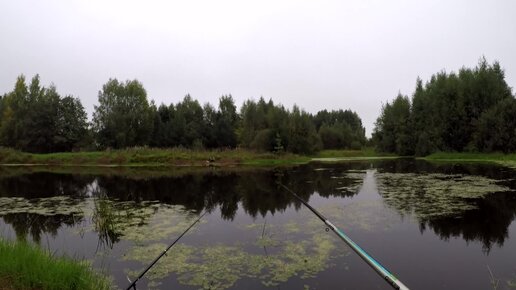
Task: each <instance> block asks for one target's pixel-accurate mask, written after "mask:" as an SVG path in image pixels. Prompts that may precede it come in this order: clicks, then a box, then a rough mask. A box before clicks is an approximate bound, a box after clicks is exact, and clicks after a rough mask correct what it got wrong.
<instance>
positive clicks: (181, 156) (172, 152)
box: [0, 148, 310, 166]
mask: <svg viewBox="0 0 516 290" xmlns="http://www.w3.org/2000/svg"><path fill="white" fill-rule="evenodd" d="M308 161H310V158H309V157H305V156H299V155H295V154H289V153H286V154H280V155H278V154H273V153H260V152H254V151H250V150H244V149H234V150H190V149H183V148H170V149H155V148H130V149H123V150H106V151H96V152H65V153H51V154H31V153H24V152H20V151H16V150H12V149H7V148H2V149H0V164H3V165H37V164H42V165H43V164H44V165H87V166H100V165H101V166H108V165H109V166H206V165H214V166H231V165H281V164H297V163H306V162H308Z"/></svg>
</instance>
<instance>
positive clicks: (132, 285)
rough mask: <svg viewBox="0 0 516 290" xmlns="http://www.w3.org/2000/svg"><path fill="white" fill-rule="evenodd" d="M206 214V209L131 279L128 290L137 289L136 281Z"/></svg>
mask: <svg viewBox="0 0 516 290" xmlns="http://www.w3.org/2000/svg"><path fill="white" fill-rule="evenodd" d="M205 214H206V211H205V212H204V213H203V214H202V215H200V216H199V218H197V219H196V220H195V221H194V222H193V223H192V224H191V225H190V226H189V227H188V228H187V229H186V230H185V231H184V232H183V233H182V234H181V235H180V236H179V237H177V238H176V239H175V240H174V242H172V244H170V245H169V246H168V247H167V248H166V249H165V250H164V251H163V252H162V253H161V254H160V255H159V256H158V257H157V258H156V259H154V261H152V263H150V265H149V266H148V267H147V268H146V269H145V270H143V272H141V273H140V275H139V276H138V278H136V280H134V281H133V282H131V280H129V279H128V280H129V282H131V284H130V285H129V287H127V290H129V289H134V290H136V282H138V280H140V279H141V278H142V277H143V276H144V275H145V274H146V273H147V272H148V271H149V270H150V269H151V268H152V267H153V266H154V264H156V263H157V262H158V261H159V259H161V257H163V256H164V255H165V254H166V253H167V251H168V250H170V248H172V247H173V246H174V245H175V244H176V243H177V242H178V241H179V240H180V239H181V238H182V237H183V236H184V235H185V234H186V233H187V232H188V231H189V230H190V229H191V228H193V226H194V225H195V224H196V223H198V222H199V221H200V220H201V219H202V217H203V216H204V215H205Z"/></svg>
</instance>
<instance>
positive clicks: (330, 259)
mask: <svg viewBox="0 0 516 290" xmlns="http://www.w3.org/2000/svg"><path fill="white" fill-rule="evenodd" d="M279 183H281V184H284V185H286V186H287V187H289V188H290V189H291V190H293V191H295V192H297V193H298V194H299V195H300V196H301V197H302V198H303V199H305V200H306V201H308V202H309V203H310V204H311V205H312V206H313V207H315V208H316V209H317V210H319V211H320V212H321V213H322V214H323V215H325V216H326V217H327V218H328V219H329V220H331V221H332V222H333V223H334V224H335V225H336V226H338V227H339V228H341V229H342V230H343V231H344V232H345V233H346V234H347V235H349V236H350V237H351V239H353V240H354V241H355V242H356V243H357V244H359V245H360V246H361V247H362V248H363V249H365V250H366V251H367V252H368V253H369V254H370V255H371V256H373V257H374V258H376V260H378V261H379V262H380V263H381V264H382V265H383V266H384V267H386V268H387V269H389V270H390V271H391V272H393V273H394V274H395V275H396V276H397V277H398V278H399V279H400V280H401V281H403V283H404V284H406V285H407V286H409V288H411V289H516V238H515V237H514V236H515V235H516V223H515V222H514V219H515V217H516V171H514V170H513V169H509V168H505V167H501V166H497V165H489V164H475V163H470V164H452V163H443V164H432V163H428V162H425V161H420V160H414V159H398V160H384V161H372V162H371V161H362V162H347V163H332V164H328V163H326V164H325V163H311V164H308V165H300V166H295V167H285V168H275V169H265V168H246V167H235V168H224V169H221V168H182V169H181V168H179V169H163V168H144V169H130V168H106V169H92V168H76V169H73V168H69V169H62V168H55V169H53V170H51V172H49V170H47V169H45V168H38V167H36V168H15V167H9V168H1V169H0V235H1V236H2V237H3V238H6V239H13V240H14V239H17V240H30V241H33V242H35V243H38V244H39V245H41V247H43V248H45V249H48V250H50V251H51V252H53V253H55V254H56V255H68V256H71V257H75V258H77V259H87V260H89V261H91V262H92V264H93V266H94V267H95V268H97V269H99V271H102V272H104V273H106V274H108V275H110V276H111V277H112V278H113V283H114V284H115V285H116V286H117V287H120V288H125V287H127V286H128V284H129V282H128V279H131V280H132V279H134V278H135V277H136V276H137V275H138V273H139V272H140V271H142V270H143V269H144V268H145V267H146V265H148V264H149V263H150V262H151V261H152V260H153V259H154V258H155V257H156V256H158V255H159V254H160V253H161V251H163V250H164V249H165V248H166V247H167V245H168V244H169V243H170V242H172V241H173V240H174V239H175V238H176V237H177V236H179V235H180V234H181V233H182V232H183V231H184V230H185V229H186V228H187V227H188V226H189V225H190V224H191V223H192V222H193V221H195V219H196V218H197V217H198V216H199V215H200V214H202V213H204V212H206V215H205V216H204V217H203V219H202V220H201V222H200V223H199V224H197V225H195V226H194V227H193V228H192V230H191V231H190V232H188V233H187V234H186V235H185V236H184V238H183V239H181V240H180V242H179V243H178V244H177V245H175V246H174V247H173V248H172V249H171V250H170V251H169V253H168V255H167V256H165V257H164V258H163V259H162V260H160V262H158V264H156V266H155V267H154V268H153V269H152V270H151V271H150V272H149V273H147V275H146V276H145V278H143V279H142V280H141V281H140V282H139V283H138V287H137V289H147V288H150V289H265V288H271V289H391V288H390V287H389V285H388V284H387V283H386V282H385V281H384V280H383V279H382V278H380V277H378V276H377V274H376V273H375V272H374V271H373V270H372V269H371V268H369V266H368V265H367V264H366V263H364V262H363V261H362V260H361V259H360V258H359V257H358V256H357V255H356V254H355V253H354V252H352V251H351V249H349V248H348V247H347V246H346V245H345V244H344V243H343V242H342V241H341V240H340V239H339V238H338V237H337V236H335V234H334V233H332V232H331V231H327V229H326V227H325V226H324V224H323V223H322V222H321V221H320V220H319V219H317V217H315V216H314V215H313V214H312V213H311V212H310V211H309V210H308V209H307V208H305V207H304V206H303V205H302V204H301V203H300V202H298V201H297V200H296V199H295V198H294V197H293V196H292V195H291V194H289V193H288V192H287V191H285V190H284V189H281V187H279V186H278V184H279Z"/></svg>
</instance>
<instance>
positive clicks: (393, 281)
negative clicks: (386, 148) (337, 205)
mask: <svg viewBox="0 0 516 290" xmlns="http://www.w3.org/2000/svg"><path fill="white" fill-rule="evenodd" d="M279 185H280V186H282V187H283V188H285V189H286V190H287V191H288V192H290V193H292V195H294V197H296V198H297V199H298V200H299V201H300V202H301V203H302V204H304V205H305V206H306V207H307V208H308V209H310V210H311V211H312V212H313V213H314V214H315V215H316V216H317V217H318V218H320V219H321V220H322V221H323V222H324V223H325V224H326V225H327V226H328V227H329V228H330V229H331V230H332V231H333V232H334V233H335V234H337V236H339V237H340V238H341V239H342V240H343V241H344V242H345V243H346V244H347V245H348V246H350V247H351V248H352V249H353V251H355V253H357V254H358V255H359V256H360V257H361V258H362V259H363V260H364V261H366V263H367V264H368V265H369V266H371V267H372V268H373V269H374V270H375V271H376V273H378V274H379V275H380V276H382V277H383V278H384V279H385V281H387V283H389V285H391V286H392V287H393V288H394V289H400V290H408V289H409V288H408V287H407V286H405V285H404V284H403V283H401V281H400V280H398V278H396V277H395V276H394V275H393V274H392V273H391V272H389V271H388V270H387V269H385V267H384V266H382V265H381V264H380V263H378V261H376V260H375V259H374V258H373V257H371V256H370V255H369V254H368V253H367V252H366V251H364V250H363V249H362V248H361V247H360V246H359V245H357V244H356V243H355V242H353V240H351V239H350V238H349V237H348V236H346V234H344V232H342V231H341V230H340V229H339V228H337V227H336V226H335V225H334V224H332V223H331V222H330V221H329V220H328V219H326V218H325V217H324V216H323V215H322V214H321V213H319V212H318V211H317V210H316V209H315V208H313V207H312V206H311V205H309V204H308V203H307V202H306V201H304V200H303V199H302V198H301V197H299V196H298V195H297V194H296V193H295V192H293V191H292V190H290V188H288V187H286V186H285V185H283V184H281V183H280V184H279Z"/></svg>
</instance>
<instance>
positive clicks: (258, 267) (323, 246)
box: [123, 224, 348, 289]
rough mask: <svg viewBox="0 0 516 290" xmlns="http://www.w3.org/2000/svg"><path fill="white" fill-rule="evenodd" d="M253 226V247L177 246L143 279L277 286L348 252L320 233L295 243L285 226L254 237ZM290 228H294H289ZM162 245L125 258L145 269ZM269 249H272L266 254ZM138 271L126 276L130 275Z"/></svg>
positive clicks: (140, 249)
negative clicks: (249, 280)
mask: <svg viewBox="0 0 516 290" xmlns="http://www.w3.org/2000/svg"><path fill="white" fill-rule="evenodd" d="M255 225H256V226H254V227H243V229H242V230H245V229H247V230H252V231H253V232H256V233H257V239H256V242H254V243H253V242H251V243H247V244H243V243H235V244H232V245H227V244H215V245H204V246H193V245H184V244H177V245H176V246H174V248H172V249H171V250H170V252H169V253H170V254H169V255H167V256H165V257H163V258H162V260H161V261H160V262H159V263H157V264H156V265H155V267H154V268H153V269H152V270H151V271H149V273H148V274H147V276H146V277H147V278H148V279H149V280H150V281H152V282H153V283H154V285H157V284H156V283H159V281H160V280H162V279H164V278H166V277H168V276H169V275H171V274H175V275H176V276H177V280H178V281H179V282H180V283H181V284H183V285H188V286H194V287H198V288H199V289H227V288H230V287H232V286H234V285H235V283H236V282H237V281H238V280H240V279H242V278H252V279H258V280H259V281H260V282H261V283H262V284H263V285H264V286H277V285H279V284H280V283H282V282H286V281H288V280H289V279H291V278H293V277H298V278H301V279H307V278H314V277H316V275H317V274H318V273H320V272H322V271H324V270H325V269H327V268H329V267H331V266H332V265H333V264H332V260H334V259H335V258H336V257H339V256H343V255H345V254H347V251H348V249H347V248H346V247H339V248H336V246H335V242H336V240H335V239H334V237H333V236H332V235H330V234H328V233H326V232H324V231H323V233H321V231H315V232H312V234H313V235H309V237H308V238H306V239H303V240H302V241H300V242H294V241H293V240H292V239H288V237H287V236H288V235H287V236H285V235H283V233H285V231H283V226H279V225H276V228H275V231H274V233H273V234H271V233H269V232H267V233H266V234H263V235H262V231H261V230H260V233H258V226H261V227H263V224H255ZM288 227H290V228H292V225H290V226H288ZM267 228H269V225H267ZM303 228H305V227H303ZM166 246H167V245H165V244H163V243H151V244H148V245H145V246H137V247H134V248H132V249H131V250H130V251H129V252H128V253H127V254H126V255H125V256H124V258H123V259H124V260H128V261H139V262H142V263H143V265H146V264H148V263H150V262H151V261H152V259H153V258H154V257H155V256H157V255H159V254H160V253H161V251H163V249H165V248H166ZM257 248H264V249H265V251H264V254H260V253H259V252H256V251H255V250H252V249H257ZM267 248H274V250H273V251H270V252H267V250H266V249H267ZM138 273H139V272H138V271H129V272H128V274H129V276H131V277H134V276H136V275H137V274H138Z"/></svg>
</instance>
